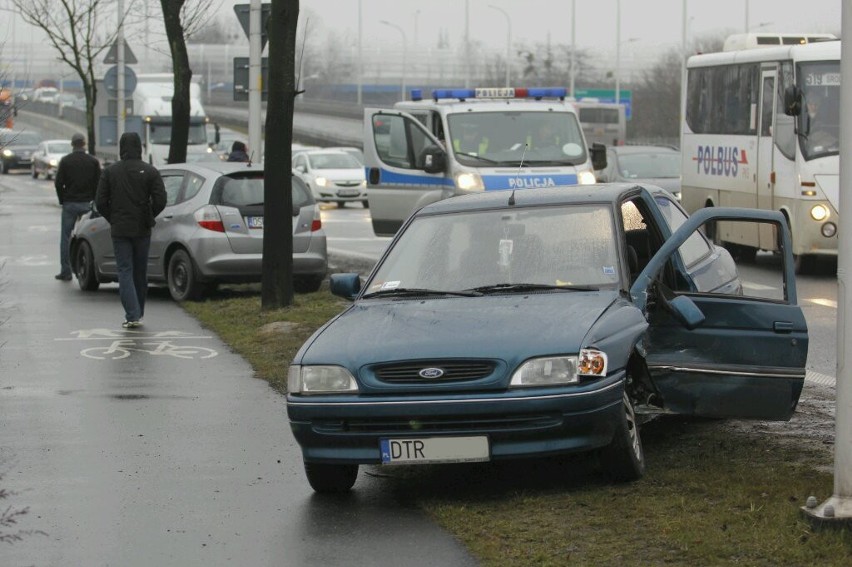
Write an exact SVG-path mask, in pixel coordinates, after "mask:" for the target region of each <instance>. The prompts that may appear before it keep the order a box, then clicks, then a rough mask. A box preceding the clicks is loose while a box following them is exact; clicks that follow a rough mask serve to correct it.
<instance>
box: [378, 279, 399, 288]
mask: <svg viewBox="0 0 852 567" xmlns="http://www.w3.org/2000/svg"><path fill="white" fill-rule="evenodd" d="M398 287H399V280H397V281H395V282H385V283H383V284H382V289H396V288H398Z"/></svg>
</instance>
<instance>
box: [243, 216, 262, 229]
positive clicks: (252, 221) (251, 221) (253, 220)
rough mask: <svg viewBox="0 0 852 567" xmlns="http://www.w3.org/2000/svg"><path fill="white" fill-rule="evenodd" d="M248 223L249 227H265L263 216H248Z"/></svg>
mask: <svg viewBox="0 0 852 567" xmlns="http://www.w3.org/2000/svg"><path fill="white" fill-rule="evenodd" d="M246 225H247V226H248V227H249V228H263V217H246Z"/></svg>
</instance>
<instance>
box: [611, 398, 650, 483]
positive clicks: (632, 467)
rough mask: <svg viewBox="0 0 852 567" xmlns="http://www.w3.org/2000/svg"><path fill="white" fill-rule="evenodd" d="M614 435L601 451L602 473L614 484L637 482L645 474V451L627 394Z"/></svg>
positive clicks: (623, 399)
mask: <svg viewBox="0 0 852 567" xmlns="http://www.w3.org/2000/svg"><path fill="white" fill-rule="evenodd" d="M621 406H622V410H623V411H622V412H621V414H620V415H619V420H618V426H617V427H616V429H615V435H613V437H612V441H611V442H610V444H609V445H607V446H606V447H604V448H603V449H601V455H600V460H601V465H602V466H603V468H604V473H605V474H606V475H607V476H608V477H609V478H611V479H612V480H614V481H616V482H629V481H632V480H638V479H640V478H642V475H643V474H645V451H644V450H643V449H642V438H641V437H640V435H639V422H638V421H636V413H635V412H634V411H633V404H632V403H631V402H630V397H629V396H628V395H627V392H624V397H623V398H622V404H621Z"/></svg>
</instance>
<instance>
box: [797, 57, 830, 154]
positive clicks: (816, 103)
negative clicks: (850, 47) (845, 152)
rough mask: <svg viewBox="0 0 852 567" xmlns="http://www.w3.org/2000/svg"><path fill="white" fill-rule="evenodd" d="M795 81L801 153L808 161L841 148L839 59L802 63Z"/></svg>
mask: <svg viewBox="0 0 852 567" xmlns="http://www.w3.org/2000/svg"><path fill="white" fill-rule="evenodd" d="M798 82H799V86H800V88H801V89H802V93H803V95H804V96H803V101H802V113H801V114H800V115H799V117H798V130H799V143H800V144H801V148H802V155H804V156H805V159H806V160H811V159H814V158H818V157H823V156H827V155H837V153H838V152H839V150H840V62H839V61H820V62H814V63H801V64H800V65H799V66H798Z"/></svg>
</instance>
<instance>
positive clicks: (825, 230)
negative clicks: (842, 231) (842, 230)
mask: <svg viewBox="0 0 852 567" xmlns="http://www.w3.org/2000/svg"><path fill="white" fill-rule="evenodd" d="M820 232H822V235H823V236H824V237H826V238H832V237H833V236H834V235H835V234H837V225H836V224H834V223H833V222H827V223H825V224H824V225H822V228H821V229H820Z"/></svg>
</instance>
